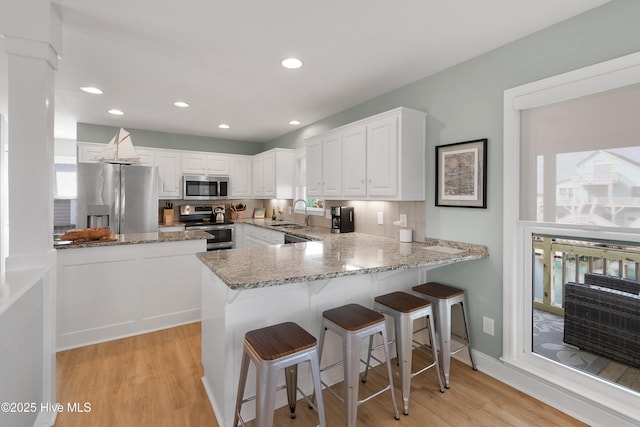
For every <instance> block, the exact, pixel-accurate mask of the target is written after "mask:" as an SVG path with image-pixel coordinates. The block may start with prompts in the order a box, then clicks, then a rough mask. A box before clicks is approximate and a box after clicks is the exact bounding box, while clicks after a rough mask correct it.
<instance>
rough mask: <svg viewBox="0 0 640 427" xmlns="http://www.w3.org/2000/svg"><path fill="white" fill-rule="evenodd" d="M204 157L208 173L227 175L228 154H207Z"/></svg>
mask: <svg viewBox="0 0 640 427" xmlns="http://www.w3.org/2000/svg"><path fill="white" fill-rule="evenodd" d="M205 159H206V162H207V173H208V174H209V175H229V156H221V155H214V154H207V155H206V156H205Z"/></svg>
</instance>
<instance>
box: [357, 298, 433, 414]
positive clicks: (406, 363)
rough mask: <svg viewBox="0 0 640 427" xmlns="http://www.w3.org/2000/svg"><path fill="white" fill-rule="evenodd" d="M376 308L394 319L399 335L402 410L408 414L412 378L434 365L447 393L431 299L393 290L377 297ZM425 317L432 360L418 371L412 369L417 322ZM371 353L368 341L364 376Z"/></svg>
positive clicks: (397, 335) (396, 341)
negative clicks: (441, 370) (441, 371)
mask: <svg viewBox="0 0 640 427" xmlns="http://www.w3.org/2000/svg"><path fill="white" fill-rule="evenodd" d="M374 309H375V310H377V311H379V312H380V313H383V314H385V315H387V316H389V317H390V318H391V319H393V324H394V331H395V336H396V339H395V344H396V350H397V352H398V364H399V366H400V388H401V390H402V402H403V410H404V414H405V415H409V398H410V392H411V378H413V377H414V376H416V375H419V374H421V373H423V372H424V371H426V370H427V369H430V368H432V367H435V370H436V377H437V379H438V385H439V386H440V392H442V393H444V387H443V385H442V379H441V377H440V367H439V364H438V353H437V347H436V339H435V327H434V320H433V318H434V313H433V310H432V305H431V303H430V302H428V301H425V300H424V299H422V298H419V297H417V296H415V295H411V294H407V293H405V292H392V293H390V294H386V295H381V296H378V297H376V298H375V304H374ZM423 318H424V319H426V320H427V322H428V323H427V327H428V328H429V334H430V335H429V340H430V346H431V356H432V357H433V363H431V364H429V365H427V366H424V367H422V368H421V369H419V370H417V371H416V372H412V368H413V365H412V361H413V348H414V339H413V335H414V328H413V326H414V321H415V320H417V319H423ZM418 344H420V343H418ZM421 351H423V350H421ZM370 352H371V343H370V344H369V356H368V358H367V367H366V369H365V375H364V377H365V378H366V375H367V370H368V368H369V358H370Z"/></svg>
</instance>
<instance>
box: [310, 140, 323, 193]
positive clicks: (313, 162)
mask: <svg viewBox="0 0 640 427" xmlns="http://www.w3.org/2000/svg"><path fill="white" fill-rule="evenodd" d="M306 146H307V154H306V167H307V177H306V185H307V196H309V197H322V136H317V137H313V138H309V139H308V140H307V143H306Z"/></svg>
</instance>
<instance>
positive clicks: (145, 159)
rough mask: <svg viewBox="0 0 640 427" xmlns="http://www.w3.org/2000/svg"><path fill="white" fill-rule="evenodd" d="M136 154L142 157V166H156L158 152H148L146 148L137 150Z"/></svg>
mask: <svg viewBox="0 0 640 427" xmlns="http://www.w3.org/2000/svg"><path fill="white" fill-rule="evenodd" d="M136 153H137V154H138V157H140V164H141V165H145V166H155V165H156V152H155V150H148V149H144V148H136Z"/></svg>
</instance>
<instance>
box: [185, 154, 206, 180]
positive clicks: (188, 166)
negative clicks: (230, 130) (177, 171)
mask: <svg viewBox="0 0 640 427" xmlns="http://www.w3.org/2000/svg"><path fill="white" fill-rule="evenodd" d="M205 162H206V160H205V155H204V154H198V153H185V154H183V155H182V172H183V173H192V174H195V175H202V174H204V173H206V166H207V165H206V163H205Z"/></svg>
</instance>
